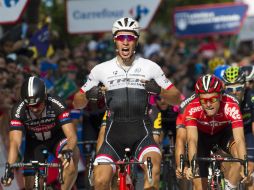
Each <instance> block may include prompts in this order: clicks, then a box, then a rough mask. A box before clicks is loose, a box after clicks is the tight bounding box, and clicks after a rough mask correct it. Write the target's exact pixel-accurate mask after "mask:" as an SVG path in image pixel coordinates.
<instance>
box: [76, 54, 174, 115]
mask: <svg viewBox="0 0 254 190" xmlns="http://www.w3.org/2000/svg"><path fill="white" fill-rule="evenodd" d="M151 79H154V80H155V81H156V82H157V84H158V85H160V86H161V87H162V88H164V89H169V88H171V87H172V86H173V84H172V83H171V81H170V80H168V79H167V78H166V76H165V74H164V73H163V71H162V70H161V68H160V67H159V66H158V65H157V64H156V63H154V62H152V61H150V60H148V59H144V58H140V57H139V58H135V60H134V62H133V64H132V66H131V67H130V68H129V69H128V70H125V69H124V68H122V67H121V66H120V65H119V63H118V62H117V58H114V59H112V60H109V61H107V62H104V63H101V64H99V65H97V66H95V67H94V68H93V69H92V71H91V73H90V75H89V78H88V81H87V82H86V83H85V84H84V85H83V86H82V88H81V90H82V91H84V92H86V91H88V90H90V89H91V88H92V87H94V86H97V85H98V84H99V83H102V84H103V85H105V87H106V88H107V92H106V105H107V107H108V108H109V110H110V111H111V112H112V113H113V114H114V118H115V119H119V120H129V119H137V118H143V117H144V115H146V114H147V113H146V112H147V105H148V94H147V92H146V90H145V88H144V81H148V80H151Z"/></svg>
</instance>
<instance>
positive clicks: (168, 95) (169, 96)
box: [160, 86, 181, 105]
mask: <svg viewBox="0 0 254 190" xmlns="http://www.w3.org/2000/svg"><path fill="white" fill-rule="evenodd" d="M160 96H162V97H163V98H165V99H166V100H167V102H168V104H170V105H179V104H180V103H181V93H180V91H179V90H178V89H177V88H176V87H175V86H172V87H171V88H170V89H168V90H166V89H163V88H162V89H161V93H160Z"/></svg>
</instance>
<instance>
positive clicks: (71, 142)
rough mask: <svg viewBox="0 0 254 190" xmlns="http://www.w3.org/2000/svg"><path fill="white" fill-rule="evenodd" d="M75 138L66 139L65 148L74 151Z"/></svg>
mask: <svg viewBox="0 0 254 190" xmlns="http://www.w3.org/2000/svg"><path fill="white" fill-rule="evenodd" d="M77 141H78V139H77V136H75V135H74V136H71V137H69V138H68V137H67V148H68V149H71V150H74V148H75V147H76V146H77Z"/></svg>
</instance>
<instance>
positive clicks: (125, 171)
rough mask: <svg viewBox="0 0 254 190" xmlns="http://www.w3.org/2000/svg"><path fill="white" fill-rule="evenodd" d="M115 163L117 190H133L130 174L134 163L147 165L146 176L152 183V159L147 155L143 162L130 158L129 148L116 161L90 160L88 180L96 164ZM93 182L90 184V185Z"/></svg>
mask: <svg viewBox="0 0 254 190" xmlns="http://www.w3.org/2000/svg"><path fill="white" fill-rule="evenodd" d="M111 164H113V165H116V166H117V167H118V189H119V190H134V183H133V181H134V179H133V176H132V166H133V165H135V164H144V165H146V167H147V176H148V180H149V182H150V183H151V184H152V183H153V180H152V167H153V165H152V161H151V157H148V158H147V160H146V161H145V162H139V161H135V160H133V159H131V158H130V149H129V148H126V149H125V156H124V159H122V160H120V161H117V162H93V161H92V160H90V164H89V178H90V179H89V181H90V182H92V177H93V175H92V171H93V166H97V165H111ZM92 185H93V184H91V186H92Z"/></svg>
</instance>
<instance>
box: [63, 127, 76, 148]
mask: <svg viewBox="0 0 254 190" xmlns="http://www.w3.org/2000/svg"><path fill="white" fill-rule="evenodd" d="M62 129H63V132H64V134H65V136H66V138H67V147H66V148H67V149H70V150H74V148H75V147H76V145H77V134H76V130H75V127H74V125H73V124H72V123H66V124H64V125H63V126H62Z"/></svg>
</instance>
